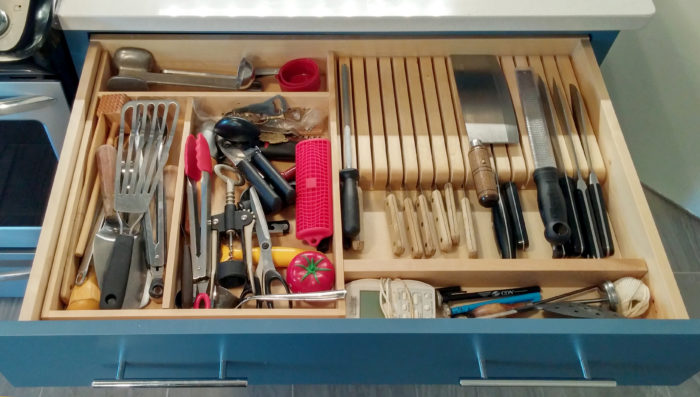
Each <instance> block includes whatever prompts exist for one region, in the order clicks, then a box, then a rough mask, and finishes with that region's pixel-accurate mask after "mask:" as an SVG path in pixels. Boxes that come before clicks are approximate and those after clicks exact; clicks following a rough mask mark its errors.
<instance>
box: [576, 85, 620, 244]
mask: <svg viewBox="0 0 700 397" xmlns="http://www.w3.org/2000/svg"><path fill="white" fill-rule="evenodd" d="M569 90H570V91H571V106H572V107H573V108H574V122H575V123H576V129H578V131H579V133H580V136H581V141H583V150H584V154H585V156H586V161H588V168H589V169H590V173H589V174H588V187H589V189H588V194H589V195H590V197H591V205H592V207H593V214H594V215H595V217H596V222H597V225H598V236H599V237H600V247H601V253H602V255H601V256H602V257H603V258H604V257H607V256H610V255H612V254H614V253H615V247H614V246H613V241H612V234H610V223H609V222H608V211H607V209H606V208H605V199H604V198H603V188H602V187H601V186H600V182H599V181H598V176H597V175H596V173H595V171H593V161H592V160H591V148H590V146H589V144H588V139H589V138H590V137H589V135H591V134H592V133H591V131H589V128H588V124H587V123H586V111H585V109H584V103H583V98H582V97H581V94H580V93H579V92H578V89H577V88H576V86H575V85H573V84H571V85H569Z"/></svg>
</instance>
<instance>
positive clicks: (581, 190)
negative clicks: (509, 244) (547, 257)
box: [553, 82, 603, 258]
mask: <svg viewBox="0 0 700 397" xmlns="http://www.w3.org/2000/svg"><path fill="white" fill-rule="evenodd" d="M553 88H554V108H555V110H556V112H557V116H558V119H559V122H560V123H561V125H562V127H563V128H564V130H565V131H566V134H567V135H568V136H569V139H568V141H567V148H568V150H569V153H571V154H572V156H573V159H574V166H575V167H576V192H575V198H576V207H577V208H578V215H579V221H580V225H581V231H582V232H583V238H584V243H583V253H582V255H584V256H591V257H594V258H600V257H601V256H602V255H603V253H602V250H601V247H600V237H599V236H598V226H597V225H596V220H595V215H594V214H593V206H592V205H591V197H590V196H589V195H588V185H586V181H585V180H584V179H583V175H581V166H580V164H579V159H578V155H577V154H576V150H575V148H574V133H573V132H572V130H571V125H570V124H569V118H568V113H567V109H568V106H567V104H566V100H565V99H564V93H563V92H562V91H561V89H560V88H559V86H558V85H557V83H556V82H555V83H554V87H553Z"/></svg>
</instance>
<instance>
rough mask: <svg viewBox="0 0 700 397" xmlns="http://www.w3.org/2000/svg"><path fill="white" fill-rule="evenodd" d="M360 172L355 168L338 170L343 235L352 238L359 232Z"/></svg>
mask: <svg viewBox="0 0 700 397" xmlns="http://www.w3.org/2000/svg"><path fill="white" fill-rule="evenodd" d="M359 178H360V173H359V172H358V171H357V169H355V168H346V169H344V170H340V183H341V184H342V187H341V189H342V190H341V191H340V193H341V194H340V204H341V218H342V223H343V237H345V238H347V239H353V238H354V237H355V236H357V234H358V233H360V202H359V198H358V196H357V180H358V179H359Z"/></svg>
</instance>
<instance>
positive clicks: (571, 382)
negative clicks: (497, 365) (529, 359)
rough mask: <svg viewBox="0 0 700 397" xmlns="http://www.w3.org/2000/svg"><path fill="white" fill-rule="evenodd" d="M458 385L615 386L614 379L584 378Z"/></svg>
mask: <svg viewBox="0 0 700 397" xmlns="http://www.w3.org/2000/svg"><path fill="white" fill-rule="evenodd" d="M459 385H460V386H552V387H564V386H575V387H615V386H617V382H616V381H614V380H584V379H460V380H459Z"/></svg>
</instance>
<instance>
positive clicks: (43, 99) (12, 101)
mask: <svg viewBox="0 0 700 397" xmlns="http://www.w3.org/2000/svg"><path fill="white" fill-rule="evenodd" d="M52 101H54V99H53V98H51V97H48V96H45V95H29V96H18V97H13V98H7V99H2V100H0V115H7V114H15V113H23V112H28V111H30V110H35V109H39V108H42V107H44V106H45V105H46V104H47V103H49V102H52Z"/></svg>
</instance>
